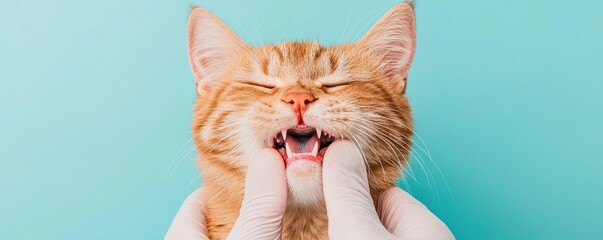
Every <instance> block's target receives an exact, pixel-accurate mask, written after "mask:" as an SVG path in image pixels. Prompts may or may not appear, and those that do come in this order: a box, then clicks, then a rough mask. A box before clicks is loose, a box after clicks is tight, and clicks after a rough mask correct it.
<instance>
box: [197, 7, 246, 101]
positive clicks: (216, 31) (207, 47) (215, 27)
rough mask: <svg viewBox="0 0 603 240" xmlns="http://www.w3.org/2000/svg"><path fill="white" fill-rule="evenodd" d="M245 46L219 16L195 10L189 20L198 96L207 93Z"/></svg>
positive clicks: (202, 10)
mask: <svg viewBox="0 0 603 240" xmlns="http://www.w3.org/2000/svg"><path fill="white" fill-rule="evenodd" d="M245 46H246V44H245V42H243V40H242V39H241V38H239V36H237V34H236V33H234V32H233V31H232V30H231V29H230V28H229V27H228V26H227V25H226V24H224V23H223V22H222V21H221V20H220V19H218V17H216V16H215V15H213V14H212V13H210V12H209V11H207V10H206V9H203V8H199V7H195V8H193V9H192V11H191V13H190V15H189V17H188V57H189V61H190V64H191V68H192V70H193V74H194V75H195V85H196V90H197V95H199V96H201V95H203V94H205V93H206V92H207V91H208V90H209V89H210V88H211V86H212V85H213V84H214V82H215V81H216V80H217V78H218V77H219V75H221V74H224V73H225V71H226V70H227V69H228V66H227V64H228V63H227V61H228V59H229V58H230V57H232V56H234V55H236V54H237V53H238V52H240V51H241V50H242V49H244V48H245Z"/></svg>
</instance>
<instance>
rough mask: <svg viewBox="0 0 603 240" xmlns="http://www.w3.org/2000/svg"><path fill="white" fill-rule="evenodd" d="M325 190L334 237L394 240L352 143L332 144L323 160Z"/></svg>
mask: <svg viewBox="0 0 603 240" xmlns="http://www.w3.org/2000/svg"><path fill="white" fill-rule="evenodd" d="M323 191H324V196H325V202H326V207H327V217H328V218H329V230H328V231H329V237H330V238H332V239H333V238H337V239H390V238H393V236H392V235H391V234H390V233H388V232H387V230H386V229H385V228H384V227H383V225H382V224H381V223H380V222H379V216H378V215H377V211H376V209H375V205H374V204H373V199H372V198H371V194H370V189H369V185H368V180H367V172H366V165H365V163H364V159H363V158H362V155H361V154H360V152H359V150H357V148H356V146H355V145H354V144H352V143H351V142H349V141H336V142H334V143H332V144H331V145H329V148H328V149H327V152H326V153H325V156H324V161H323Z"/></svg>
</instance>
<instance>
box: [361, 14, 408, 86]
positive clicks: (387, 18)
mask: <svg viewBox="0 0 603 240" xmlns="http://www.w3.org/2000/svg"><path fill="white" fill-rule="evenodd" d="M358 45H359V46H360V47H361V48H362V49H363V50H365V51H368V53H369V54H370V55H371V56H372V57H373V58H374V59H375V60H376V62H378V63H379V67H380V68H381V69H382V70H383V71H384V73H385V74H386V75H387V77H388V78H389V80H390V83H391V86H392V87H393V88H394V90H395V91H396V92H399V93H404V91H405V90H406V78H407V76H408V70H409V68H410V64H411V62H412V58H413V55H414V52H415V15H414V10H413V5H412V3H409V2H404V3H399V4H397V5H395V6H394V7H393V8H392V9H391V10H389V11H388V12H387V13H386V14H385V15H384V16H383V17H381V19H379V21H378V22H377V23H375V25H373V27H372V28H371V29H370V30H369V31H368V33H366V34H365V35H364V36H363V37H362V39H360V41H359V42H358Z"/></svg>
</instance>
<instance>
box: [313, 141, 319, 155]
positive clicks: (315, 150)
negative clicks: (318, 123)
mask: <svg viewBox="0 0 603 240" xmlns="http://www.w3.org/2000/svg"><path fill="white" fill-rule="evenodd" d="M316 155H318V142H315V143H314V148H312V156H315V157H316Z"/></svg>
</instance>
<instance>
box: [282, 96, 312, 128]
mask: <svg viewBox="0 0 603 240" xmlns="http://www.w3.org/2000/svg"><path fill="white" fill-rule="evenodd" d="M314 100H316V99H315V98H314V97H313V96H312V95H310V94H307V93H289V94H287V96H285V97H284V98H283V102H286V103H288V104H290V106H291V108H293V111H295V113H296V114H297V119H298V122H300V124H303V120H302V119H301V117H302V115H303V114H304V112H306V110H307V109H308V104H310V103H311V102H314Z"/></svg>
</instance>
